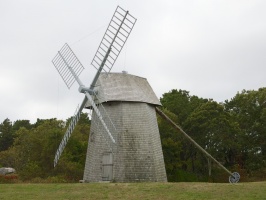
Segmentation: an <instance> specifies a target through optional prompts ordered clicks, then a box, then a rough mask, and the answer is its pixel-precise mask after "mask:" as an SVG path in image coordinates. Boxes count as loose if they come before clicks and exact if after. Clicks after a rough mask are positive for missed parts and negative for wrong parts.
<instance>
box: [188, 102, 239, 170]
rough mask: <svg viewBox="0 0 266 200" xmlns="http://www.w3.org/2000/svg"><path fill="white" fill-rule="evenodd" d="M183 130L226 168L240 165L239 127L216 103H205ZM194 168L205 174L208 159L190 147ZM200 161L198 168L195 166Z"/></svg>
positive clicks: (222, 107)
mask: <svg viewBox="0 0 266 200" xmlns="http://www.w3.org/2000/svg"><path fill="white" fill-rule="evenodd" d="M184 128H185V130H186V131H187V133H188V134H189V135H190V136H191V137H192V138H194V140H195V141H196V142H197V143H198V144H199V145H200V146H201V147H203V148H204V149H205V150H206V151H207V152H208V153H210V154H211V155H212V156H213V157H215V158H216V159H217V160H218V161H220V162H221V163H222V164H224V165H225V166H227V167H230V166H231V167H232V166H234V165H235V164H237V158H238V156H239V151H240V144H241V132H240V129H239V125H238V124H237V123H235V121H234V120H233V118H232V117H231V116H230V115H229V114H228V113H227V112H225V110H224V106H223V105H221V104H218V103H217V102H215V101H209V102H207V103H205V104H202V105H201V106H199V107H198V108H197V109H195V110H194V112H193V113H191V115H190V116H189V117H188V118H187V120H186V122H185V124H184ZM187 151H188V152H187V155H190V160H191V167H192V170H193V171H195V170H196V169H197V170H200V173H203V172H204V170H205V171H206V169H208V165H207V160H206V158H205V156H204V155H203V154H202V153H200V152H199V151H198V150H197V149H195V148H194V147H191V148H187ZM196 161H197V164H198V166H195V162H196Z"/></svg>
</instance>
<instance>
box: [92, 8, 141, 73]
mask: <svg viewBox="0 0 266 200" xmlns="http://www.w3.org/2000/svg"><path fill="white" fill-rule="evenodd" d="M136 21H137V19H136V18H134V17H133V16H132V15H130V14H129V12H128V11H125V10H124V9H122V8H121V7H119V6H117V8H116V10H115V13H114V15H113V17H112V19H111V21H110V23H109V26H108V27H107V29H106V31H105V34H104V36H103V38H102V41H101V43H100V45H99V47H98V49H97V51H96V54H95V56H94V58H93V60H92V62H91V64H92V65H93V66H94V67H95V68H96V69H97V70H98V69H99V68H100V67H101V65H102V62H103V60H104V58H105V55H106V54H107V52H108V49H110V53H109V55H108V57H107V59H106V62H105V63H104V66H103V70H104V71H105V72H110V70H111V69H112V67H113V65H114V63H115V61H116V59H117V57H118V55H119V54H120V52H121V50H122V48H123V46H124V44H125V43H126V41H127V38H128V37H129V35H130V33H131V31H132V29H133V27H134V25H135V23H136Z"/></svg>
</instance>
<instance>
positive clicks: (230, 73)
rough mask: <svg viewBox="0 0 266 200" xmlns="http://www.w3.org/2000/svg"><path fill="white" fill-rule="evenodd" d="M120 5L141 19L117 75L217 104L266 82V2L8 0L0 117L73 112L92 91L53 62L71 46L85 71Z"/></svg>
mask: <svg viewBox="0 0 266 200" xmlns="http://www.w3.org/2000/svg"><path fill="white" fill-rule="evenodd" d="M117 5H120V6H121V7H122V8H124V9H125V10H129V12H130V14H131V15H133V16H134V17H136V18H137V22H136V25H135V27H134V29H133V31H132V33H131V35H130V37H129V39H128V40H127V43H126V45H125V46H124V49H123V51H122V52H121V54H120V56H119V58H118V60H117V62H116V63H115V65H114V67H113V70H112V72H121V71H122V70H126V71H128V73H130V74H133V75H137V76H141V77H145V78H147V80H148V81H149V83H150V85H151V87H152V88H153V90H154V91H155V93H156V95H157V96H158V98H160V97H161V96H162V94H163V93H166V92H168V91H170V90H172V89H182V90H187V91H189V92H190V94H191V95H196V96H199V97H203V98H212V99H214V100H215V101H217V102H223V101H225V100H226V99H231V98H232V97H233V96H235V94H236V93H237V92H238V91H242V90H243V89H247V90H251V89H254V90H257V89H258V88H261V87H265V86H266V78H265V74H266V68H265V63H266V12H265V10H266V1H264V0H261V1H259V0H252V1H251V0H215V1H214V0H194V1H192V0H160V1H158V0H145V1H144V0H142V1H140V0H123V1H118V0H97V1H96V0H95V1H92V0H0V81H1V82H0V83H1V84H0V95H1V98H0V122H2V121H3V120H4V119H6V118H9V119H10V120H11V121H15V120H18V119H29V120H31V122H32V123H34V122H35V121H36V120H37V118H41V119H46V118H58V119H66V118H68V117H70V116H71V115H72V114H73V113H74V111H75V109H76V107H77V105H78V104H79V103H81V101H82V99H83V97H84V95H83V94H80V93H78V90H77V89H78V85H77V84H74V85H73V86H72V88H71V89H70V90H68V88H67V87H66V86H65V84H64V82H63V80H62V79H61V77H60V76H59V75H58V73H57V71H56V69H55V68H54V66H53V64H52V63H51V60H52V59H53V57H54V56H55V54H56V53H57V51H58V50H59V49H60V48H61V47H62V46H63V45H64V43H66V42H67V43H68V44H69V45H70V47H71V48H72V49H73V51H74V52H75V53H76V55H77V57H78V58H79V59H80V61H81V62H82V64H83V65H84V66H85V70H84V71H83V73H82V74H81V76H80V78H81V80H82V81H83V82H84V83H85V84H86V85H89V84H90V83H91V81H92V78H93V77H94V75H95V72H96V70H95V69H94V68H93V67H92V66H91V65H90V63H91V60H92V59H93V56H94V54H95V52H96V50H97V48H98V45H99V43H100V41H101V38H102V36H103V34H104V32H105V29H106V28H107V26H108V24H109V21H110V19H111V17H112V15H113V13H114V11H115V9H116V7H117Z"/></svg>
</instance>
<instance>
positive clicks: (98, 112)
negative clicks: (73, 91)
mask: <svg viewBox="0 0 266 200" xmlns="http://www.w3.org/2000/svg"><path fill="white" fill-rule="evenodd" d="M85 94H86V97H87V98H88V101H89V102H90V104H91V106H92V107H93V109H94V111H95V113H96V115H97V116H98V118H99V119H100V121H101V123H102V125H103V127H104V129H105V130H106V132H107V134H108V135H109V137H110V139H111V140H112V142H113V143H115V139H114V138H113V136H112V134H111V133H110V131H109V129H108V128H107V125H106V124H105V122H104V121H103V117H102V115H101V113H100V111H99V110H98V108H97V106H96V105H95V103H94V101H93V100H92V98H91V95H90V94H89V93H88V92H85Z"/></svg>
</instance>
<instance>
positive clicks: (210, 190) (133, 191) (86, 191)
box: [0, 182, 266, 200]
mask: <svg viewBox="0 0 266 200" xmlns="http://www.w3.org/2000/svg"><path fill="white" fill-rule="evenodd" d="M0 199H1V200H10V199H12V200H16V199H19V200H22V199H25V200H31V199H34V200H35V199H44V200H49V199H56V200H61V199H64V200H65V199H97V200H98V199H126V200H130V199H141V200H143V199H163V200H167V199H186V200H191V199H197V200H201V199H204V200H205V199H208V200H210V199H219V200H222V199H233V200H236V199H241V200H243V199H252V200H254V199H255V200H256V199H258V200H261V199H266V182H251V183H238V184H229V183H228V184H227V183H88V184H81V183H75V184H73V183H71V184H70V183H69V184H0Z"/></svg>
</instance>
